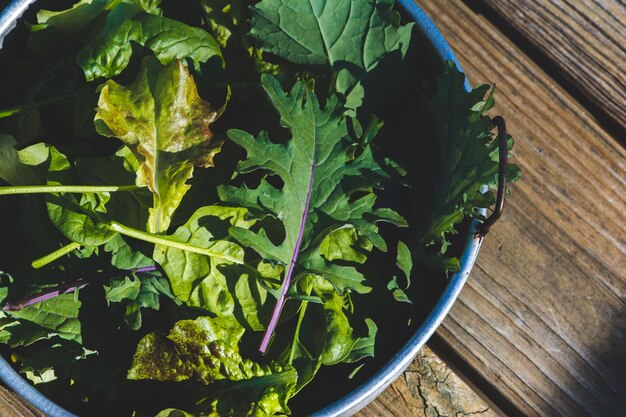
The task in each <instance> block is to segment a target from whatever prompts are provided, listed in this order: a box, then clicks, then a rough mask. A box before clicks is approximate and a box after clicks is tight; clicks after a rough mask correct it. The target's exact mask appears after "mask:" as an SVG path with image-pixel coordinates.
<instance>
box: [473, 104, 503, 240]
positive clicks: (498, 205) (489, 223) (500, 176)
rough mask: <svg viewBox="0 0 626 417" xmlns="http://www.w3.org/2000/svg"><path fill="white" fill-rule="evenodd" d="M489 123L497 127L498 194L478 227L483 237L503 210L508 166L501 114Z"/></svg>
mask: <svg viewBox="0 0 626 417" xmlns="http://www.w3.org/2000/svg"><path fill="white" fill-rule="evenodd" d="M491 123H493V125H494V126H495V127H496V128H497V129H498V139H497V140H498V148H499V151H500V157H499V160H498V162H499V167H498V168H499V169H498V195H497V197H496V207H495V209H494V210H493V213H491V216H489V217H488V218H487V220H485V222H484V223H483V224H482V225H481V226H480V228H479V229H478V234H479V235H480V236H481V237H484V236H485V235H486V234H487V233H489V230H490V229H491V226H493V225H494V223H495V222H497V221H498V220H499V219H500V217H501V216H502V212H503V211H504V202H505V200H506V173H507V167H508V158H509V149H508V143H507V142H508V135H507V133H506V122H505V121H504V118H502V116H496V117H494V118H493V119H491Z"/></svg>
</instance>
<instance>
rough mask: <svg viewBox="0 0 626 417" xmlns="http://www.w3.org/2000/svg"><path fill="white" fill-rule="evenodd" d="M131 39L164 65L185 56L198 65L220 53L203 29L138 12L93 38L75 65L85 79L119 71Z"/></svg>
mask: <svg viewBox="0 0 626 417" xmlns="http://www.w3.org/2000/svg"><path fill="white" fill-rule="evenodd" d="M131 42H136V43H138V44H140V45H143V46H145V47H146V48H148V49H150V50H151V51H152V52H153V53H154V56H156V57H157V59H158V60H159V61H160V62H161V63H162V64H163V65H168V64H171V63H172V62H174V61H178V60H185V59H187V58H188V59H190V60H191V61H192V62H193V63H194V64H196V65H199V64H200V63H201V62H206V61H207V60H209V58H211V57H215V56H217V57H221V51H220V47H219V44H218V43H217V41H216V40H215V39H214V38H213V37H212V36H211V35H209V34H208V33H207V32H206V31H204V30H203V29H200V28H195V27H192V26H188V25H186V24H184V23H182V22H179V21H177V20H171V19H168V18H166V17H163V16H155V15H153V14H149V13H140V14H137V15H136V16H135V17H133V18H132V19H127V20H125V21H124V22H122V23H121V24H120V25H119V26H118V27H116V28H115V29H113V30H111V31H110V32H108V33H106V34H105V35H104V36H103V37H101V38H98V39H94V40H93V41H92V42H91V43H90V44H89V45H87V46H86V47H85V48H84V49H83V50H82V51H81V52H80V53H79V54H78V57H77V58H76V59H77V62H78V65H80V66H81V68H82V69H83V71H84V72H85V77H86V78H87V80H88V81H92V80H95V79H96V78H100V77H105V78H112V77H114V76H116V75H118V74H119V73H121V72H122V71H123V70H124V68H126V66H127V65H128V63H129V62H130V58H131V55H132V53H133V49H132V45H131Z"/></svg>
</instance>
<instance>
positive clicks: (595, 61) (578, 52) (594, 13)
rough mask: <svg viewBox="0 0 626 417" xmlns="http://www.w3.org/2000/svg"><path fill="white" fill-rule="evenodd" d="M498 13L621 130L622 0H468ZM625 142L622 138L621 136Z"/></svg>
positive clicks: (625, 120) (625, 11)
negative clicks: (619, 126)
mask: <svg viewBox="0 0 626 417" xmlns="http://www.w3.org/2000/svg"><path fill="white" fill-rule="evenodd" d="M468 3H469V4H485V5H487V6H488V7H489V8H490V9H491V10H492V11H494V12H495V13H497V14H498V15H500V16H501V17H502V18H503V20H504V21H506V25H507V26H508V27H510V28H512V29H513V30H516V31H517V32H518V33H519V34H521V36H523V38H524V39H526V40H527V41H528V42H530V43H531V44H532V45H533V46H534V47H535V48H536V49H537V50H538V51H539V52H540V53H541V54H542V55H543V57H544V58H545V59H546V60H547V61H548V62H550V64H551V66H552V67H553V69H554V70H556V71H557V72H558V73H559V74H560V75H561V76H563V77H565V78H566V79H568V80H569V81H570V82H571V84H572V85H573V86H574V88H576V89H579V90H580V91H581V92H582V94H584V95H585V96H586V97H587V98H588V99H589V100H590V101H591V102H593V103H594V104H595V105H596V106H598V107H599V108H601V109H603V110H604V112H605V114H606V115H607V116H609V117H611V118H613V119H614V120H615V121H616V122H617V123H618V124H619V125H621V127H622V132H624V131H626V106H625V105H624V103H626V4H625V3H624V2H623V1H621V0H478V1H476V0H472V1H468ZM622 139H626V138H622Z"/></svg>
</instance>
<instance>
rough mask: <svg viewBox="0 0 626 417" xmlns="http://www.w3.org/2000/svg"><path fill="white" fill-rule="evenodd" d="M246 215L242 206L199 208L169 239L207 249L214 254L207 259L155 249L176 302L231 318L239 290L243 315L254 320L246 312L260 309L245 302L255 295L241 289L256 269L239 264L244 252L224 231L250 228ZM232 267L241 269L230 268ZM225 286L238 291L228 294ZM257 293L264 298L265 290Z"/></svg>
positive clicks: (175, 250) (179, 251)
mask: <svg viewBox="0 0 626 417" xmlns="http://www.w3.org/2000/svg"><path fill="white" fill-rule="evenodd" d="M246 212H247V210H246V209H242V208H230V207H220V206H207V207H203V208H200V209H198V210H197V211H196V212H195V213H194V214H193V215H192V216H191V218H190V219H189V221H187V223H185V224H184V225H182V226H180V227H179V228H178V229H177V230H176V232H174V234H173V235H172V239H176V240H177V241H180V242H184V243H187V244H190V245H192V246H195V247H199V248H204V249H208V250H211V251H212V252H213V253H215V254H216V256H206V255H202V254H198V253H193V252H189V251H185V250H181V249H177V248H173V247H166V246H162V245H157V246H156V247H155V250H154V260H155V261H156V262H158V263H159V264H160V265H161V267H162V268H163V270H164V271H165V274H166V275H167V276H168V277H169V280H170V284H171V286H172V291H173V293H174V295H175V296H176V297H177V298H178V299H179V300H181V301H183V302H184V303H186V304H187V305H189V306H192V307H200V308H203V309H205V310H207V311H210V312H211V313H213V314H216V315H217V316H221V317H223V316H232V314H233V312H234V309H235V300H234V298H233V292H238V293H239V294H240V295H242V296H243V297H244V299H243V300H242V302H243V303H244V305H243V309H244V311H246V314H248V315H251V316H252V317H251V319H253V317H254V316H255V314H253V313H252V311H251V310H254V309H258V308H259V307H258V306H256V305H255V306H251V305H249V304H248V303H249V302H250V300H249V298H250V297H252V298H254V297H253V296H252V293H249V292H248V291H252V289H251V288H250V287H248V288H247V290H246V287H247V286H252V285H254V283H252V282H247V283H246V281H248V276H249V275H250V274H251V273H254V272H255V270H254V269H252V268H250V267H247V266H243V264H244V250H243V248H242V247H240V246H239V245H238V244H236V243H234V242H231V241H228V240H225V239H228V238H229V237H230V236H228V233H227V230H228V228H229V227H230V226H238V227H243V228H246V229H247V228H249V227H251V226H252V225H253V224H254V221H248V220H246V219H245V218H244V216H245V214H246ZM218 255H222V256H218ZM234 261H236V262H234ZM235 264H239V265H242V266H241V268H239V267H235ZM229 267H230V268H229ZM255 278H256V276H255ZM229 283H230V284H231V285H234V286H235V287H238V289H236V290H235V291H231V288H229ZM235 283H236V284H235ZM257 289H258V291H259V296H260V297H261V298H263V299H265V297H266V295H265V292H264V290H263V289H262V288H257ZM254 324H255V323H253V325H254Z"/></svg>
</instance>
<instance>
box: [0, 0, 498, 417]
mask: <svg viewBox="0 0 626 417" xmlns="http://www.w3.org/2000/svg"><path fill="white" fill-rule="evenodd" d="M36 1H37V0H13V1H12V2H11V3H9V5H8V6H7V7H6V8H5V9H4V10H3V11H1V12H0V49H1V48H2V41H3V39H4V37H5V36H6V35H7V34H8V33H9V32H10V31H11V30H12V29H13V28H14V27H15V26H16V23H17V20H18V19H19V18H20V17H21V16H22V14H23V13H24V12H25V11H26V10H27V9H28V7H29V6H30V5H31V4H33V3H35V2H36ZM396 3H397V4H398V5H399V6H400V7H401V8H402V9H403V10H404V12H406V14H407V15H408V16H409V17H410V18H411V19H412V20H413V21H414V22H415V23H416V30H418V31H419V32H421V34H422V36H424V37H425V38H426V39H427V40H428V41H429V42H430V43H431V44H432V46H433V47H434V49H435V51H436V52H437V54H438V57H439V59H440V60H441V62H446V61H452V62H454V63H455V64H456V66H457V68H458V69H459V70H460V71H462V68H461V65H460V63H459V61H458V60H457V58H456V57H455V55H454V53H453V52H452V49H451V48H450V45H448V43H447V41H446V40H445V38H444V37H443V35H442V34H441V32H440V31H439V29H437V27H436V26H435V24H434V23H433V21H432V20H431V19H430V18H429V17H428V15H426V13H425V12H424V11H423V10H422V9H421V8H420V7H419V6H418V5H417V4H416V3H415V2H414V0H396ZM465 89H466V90H467V91H469V90H470V89H471V87H470V84H469V81H468V79H467V77H466V79H465ZM481 214H483V215H485V214H486V210H484V209H483V210H482V211H481ZM479 225H480V222H479V221H478V220H474V221H472V223H471V225H470V227H469V230H468V232H467V235H466V238H465V246H464V250H463V254H462V256H461V268H460V270H459V271H458V272H457V273H455V274H454V275H452V276H451V277H450V278H449V282H448V285H447V286H446V288H445V289H444V291H443V293H442V294H441V295H440V297H439V299H438V300H437V303H436V304H435V306H434V308H433V309H432V311H431V312H430V314H429V315H428V317H427V318H426V320H424V322H423V323H422V325H421V326H420V327H419V328H418V329H417V330H416V332H415V333H414V334H413V336H412V337H411V338H410V339H409V340H408V342H406V343H405V344H404V346H403V347H402V348H400V350H399V351H398V352H396V353H395V354H394V356H393V357H392V358H391V359H390V360H389V361H388V362H387V363H386V364H385V365H384V366H383V367H382V368H380V369H379V370H378V371H377V372H376V373H375V374H374V375H373V376H372V377H370V378H369V379H368V380H367V381H365V382H364V383H362V384H361V385H359V386H358V387H357V388H355V389H354V390H352V391H351V392H350V393H349V394H347V395H346V396H344V397H343V398H341V399H340V400H337V401H335V402H334V403H332V404H331V405H329V406H327V407H325V408H323V409H322V410H320V411H317V412H315V413H313V414H311V415H310V417H349V416H352V415H354V414H355V413H356V412H358V411H359V410H360V409H362V408H364V407H365V406H366V405H367V404H369V403H370V402H372V401H373V400H374V399H375V398H376V397H377V396H378V395H380V394H381V393H382V392H383V391H384V390H385V389H386V388H387V387H388V386H389V385H391V383H392V382H393V381H394V380H395V379H396V378H397V377H399V376H400V375H401V374H402V373H403V372H404V370H405V369H406V368H407V367H408V366H409V364H410V363H411V362H412V361H413V359H414V358H415V356H416V355H417V353H418V352H419V350H420V349H421V348H422V347H423V346H424V344H425V343H426V342H427V341H428V339H430V337H431V336H432V335H433V333H434V332H435V330H437V328H438V327H439V325H440V324H441V322H442V321H443V319H444V318H445V317H446V316H447V315H448V312H449V311H450V309H451V308H452V306H453V304H454V303H455V302H456V300H457V298H458V297H459V294H460V293H461V290H462V288H463V286H464V285H465V282H466V281H467V277H468V276H469V274H470V271H471V270H472V267H473V266H474V262H475V261H476V257H477V256H478V251H479V249H480V246H481V243H482V237H481V236H480V235H479V234H478V233H477V230H478V226H479ZM0 380H1V381H2V382H4V383H5V384H6V386H7V387H9V388H10V389H12V390H13V391H14V392H15V393H17V394H19V395H21V396H22V397H23V398H24V399H25V400H27V401H28V402H29V403H30V404H32V405H33V406H35V407H36V408H38V409H39V410H40V411H42V412H44V413H46V414H48V415H49V416H50V417H78V416H77V415H75V414H73V413H71V412H69V411H67V410H65V409H64V408H62V407H60V406H59V405H57V404H56V403H54V402H53V401H52V400H50V399H48V398H47V397H46V396H44V395H43V394H42V393H40V392H39V391H38V390H37V389H36V388H35V387H34V386H32V385H31V384H30V383H28V382H27V381H26V380H25V379H24V378H22V377H21V376H20V375H19V373H17V371H15V370H14V369H13V367H11V365H10V364H9V363H8V362H7V361H6V359H4V357H2V356H0Z"/></svg>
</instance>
